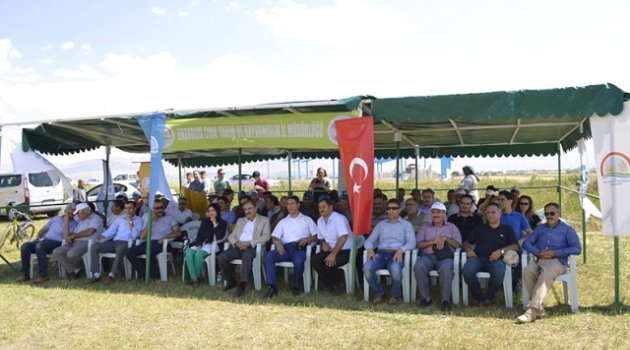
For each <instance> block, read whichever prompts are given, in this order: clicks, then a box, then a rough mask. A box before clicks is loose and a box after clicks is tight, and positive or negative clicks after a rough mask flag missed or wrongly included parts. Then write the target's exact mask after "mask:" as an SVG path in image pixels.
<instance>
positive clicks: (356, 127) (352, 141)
mask: <svg viewBox="0 0 630 350" xmlns="http://www.w3.org/2000/svg"><path fill="white" fill-rule="evenodd" d="M335 128H336V130H337V140H338V141H339V154H340V156H341V164H342V167H343V171H344V174H345V175H346V188H347V189H348V200H349V201H350V210H351V211H352V226H353V227H352V232H353V234H355V235H365V234H369V233H370V229H371V227H370V225H371V222H372V201H373V192H374V120H373V118H372V116H368V117H362V118H352V119H344V120H337V121H336V122H335Z"/></svg>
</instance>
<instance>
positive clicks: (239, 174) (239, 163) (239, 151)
mask: <svg viewBox="0 0 630 350" xmlns="http://www.w3.org/2000/svg"><path fill="white" fill-rule="evenodd" d="M242 151H243V149H242V148H239V149H238V194H239V195H240V194H241V192H242V191H243V181H242V179H241V172H242V170H243V168H242V165H241V154H242ZM236 198H238V196H236Z"/></svg>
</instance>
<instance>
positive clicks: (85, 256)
mask: <svg viewBox="0 0 630 350" xmlns="http://www.w3.org/2000/svg"><path fill="white" fill-rule="evenodd" d="M93 242H94V238H90V240H88V250H87V252H85V254H83V255H82V256H81V259H83V265H84V267H85V277H87V278H88V279H91V278H92V271H91V270H92V269H91V266H92V263H91V260H92V258H91V253H92V244H93ZM61 245H62V246H63V245H66V242H65V241H64V242H63V243H62V244H61ZM31 266H33V264H32V260H31ZM59 269H60V271H59V276H64V277H65V276H66V273H67V271H66V269H64V268H63V266H61V264H59ZM70 272H72V271H70Z"/></svg>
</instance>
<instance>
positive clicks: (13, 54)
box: [9, 49, 22, 58]
mask: <svg viewBox="0 0 630 350" xmlns="http://www.w3.org/2000/svg"><path fill="white" fill-rule="evenodd" d="M9 57H11V58H22V54H21V53H20V51H18V50H17V49H11V50H10V51H9Z"/></svg>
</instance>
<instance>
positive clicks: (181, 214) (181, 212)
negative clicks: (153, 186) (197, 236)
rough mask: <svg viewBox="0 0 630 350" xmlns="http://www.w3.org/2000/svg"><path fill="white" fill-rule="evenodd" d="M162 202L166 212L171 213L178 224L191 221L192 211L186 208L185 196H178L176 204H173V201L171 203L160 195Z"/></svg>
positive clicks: (186, 200)
mask: <svg viewBox="0 0 630 350" xmlns="http://www.w3.org/2000/svg"><path fill="white" fill-rule="evenodd" d="M162 203H163V204H164V206H165V208H166V209H165V211H166V214H168V215H171V216H172V217H173V218H174V219H175V221H177V223H178V224H179V226H182V225H183V224H185V223H187V222H189V221H192V211H191V210H190V209H188V199H186V197H181V198H179V199H178V200H177V206H175V204H174V203H173V204H171V203H170V202H169V200H168V199H166V197H162Z"/></svg>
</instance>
